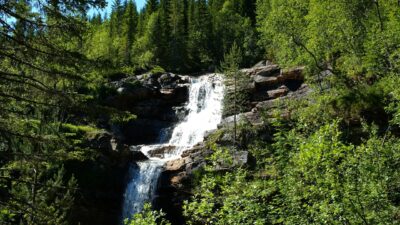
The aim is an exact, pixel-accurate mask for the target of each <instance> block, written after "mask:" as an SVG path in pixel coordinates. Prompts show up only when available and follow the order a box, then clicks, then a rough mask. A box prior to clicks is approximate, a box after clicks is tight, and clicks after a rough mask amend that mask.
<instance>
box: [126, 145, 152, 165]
mask: <svg viewBox="0 0 400 225" xmlns="http://www.w3.org/2000/svg"><path fill="white" fill-rule="evenodd" d="M142 147H143V145H136V146H130V147H129V150H130V151H131V152H132V160H133V161H145V160H148V159H149V158H148V157H147V156H146V155H145V154H144V153H143V152H142V151H140V149H141V148H142Z"/></svg>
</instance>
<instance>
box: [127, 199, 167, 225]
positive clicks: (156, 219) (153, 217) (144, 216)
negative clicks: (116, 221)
mask: <svg viewBox="0 0 400 225" xmlns="http://www.w3.org/2000/svg"><path fill="white" fill-rule="evenodd" d="M164 216H165V214H164V213H163V212H162V211H160V212H158V211H153V210H151V205H150V204H145V205H144V209H143V211H142V212H141V213H137V214H135V215H133V218H132V219H130V220H129V219H126V220H125V221H124V223H125V224H126V225H170V223H169V222H168V221H167V220H165V219H164V218H163V217H164Z"/></svg>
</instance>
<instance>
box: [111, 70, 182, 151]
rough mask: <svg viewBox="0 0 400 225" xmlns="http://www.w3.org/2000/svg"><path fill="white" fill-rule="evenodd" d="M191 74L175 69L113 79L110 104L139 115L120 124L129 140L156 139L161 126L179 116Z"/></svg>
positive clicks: (149, 140)
mask: <svg viewBox="0 0 400 225" xmlns="http://www.w3.org/2000/svg"><path fill="white" fill-rule="evenodd" d="M188 86H189V77H187V76H180V75H176V74H173V73H156V74H151V73H148V74H143V75H138V76H131V77H128V78H124V79H121V80H119V81H114V82H111V83H110V84H109V87H110V88H111V89H113V90H114V93H115V94H114V95H111V96H109V97H108V98H107V99H105V102H106V104H107V105H109V106H112V107H115V108H117V109H120V110H124V111H129V112H131V113H133V114H135V115H137V116H138V119H137V120H135V121H133V122H131V123H129V124H126V125H124V126H122V127H120V130H121V131H122V134H123V137H124V140H125V142H126V143H127V144H130V145H135V144H148V143H154V142H156V139H157V137H158V134H159V132H160V130H162V129H164V128H167V127H170V126H171V125H172V124H173V123H175V122H176V121H178V120H179V116H180V112H178V109H179V106H181V105H182V104H184V103H185V102H186V101H187V99H188Z"/></svg>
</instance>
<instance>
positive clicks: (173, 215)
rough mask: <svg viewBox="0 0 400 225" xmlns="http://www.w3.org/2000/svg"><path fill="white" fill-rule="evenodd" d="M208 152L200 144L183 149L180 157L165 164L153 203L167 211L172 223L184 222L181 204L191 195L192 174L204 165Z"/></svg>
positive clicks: (209, 152)
mask: <svg viewBox="0 0 400 225" xmlns="http://www.w3.org/2000/svg"><path fill="white" fill-rule="evenodd" d="M210 154H211V151H210V150H208V149H207V148H206V147H205V146H204V145H202V144H200V145H197V146H195V147H193V148H192V149H189V150H187V151H185V152H184V153H183V154H182V158H179V159H176V160H172V161H169V162H167V163H166V164H165V166H164V170H163V172H162V173H161V175H160V179H159V183H158V194H157V196H156V199H155V201H154V203H155V206H156V208H157V209H162V210H163V211H164V212H166V213H167V219H169V220H170V221H171V222H172V223H173V224H185V223H184V218H183V215H182V205H183V201H184V200H187V199H189V198H190V196H191V190H192V188H193V187H192V183H191V179H192V175H193V173H194V172H195V171H197V170H199V169H201V168H202V166H204V164H205V158H206V157H207V156H209V155H210Z"/></svg>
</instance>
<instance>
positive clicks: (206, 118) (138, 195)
mask: <svg viewBox="0 0 400 225" xmlns="http://www.w3.org/2000/svg"><path fill="white" fill-rule="evenodd" d="M223 92H224V86H223V82H222V77H221V75H219V74H210V75H204V76H201V77H196V78H191V85H190V88H189V102H188V104H187V106H186V109H187V111H188V114H187V116H186V118H185V119H184V120H183V121H181V122H180V123H178V124H177V125H176V126H175V128H174V130H173V132H172V136H171V138H170V140H169V141H168V142H166V143H160V144H157V145H147V146H143V147H142V148H141V151H142V152H143V153H145V154H146V155H148V156H150V155H149V152H150V151H152V150H154V149H160V148H162V147H165V146H173V150H172V151H171V152H168V153H164V154H163V155H162V157H151V159H150V160H148V161H144V162H138V163H137V165H136V166H132V167H131V168H130V170H129V183H128V184H127V187H126V190H125V194H124V203H123V212H122V217H123V218H130V217H131V216H132V215H133V214H135V213H138V212H140V211H141V210H142V209H143V205H144V203H145V202H151V201H152V197H153V196H154V193H155V191H156V190H155V189H156V185H157V181H158V178H159V176H160V173H161V170H162V167H163V165H164V163H165V162H166V161H168V160H172V159H176V158H179V157H180V155H181V154H182V152H183V151H185V150H187V149H190V148H191V147H193V146H194V145H195V144H197V143H199V142H201V141H203V139H204V135H205V133H206V132H207V131H210V130H214V129H216V128H217V125H218V124H219V123H220V122H221V118H222V100H223ZM160 135H163V134H160ZM162 139H163V138H160V140H162Z"/></svg>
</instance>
